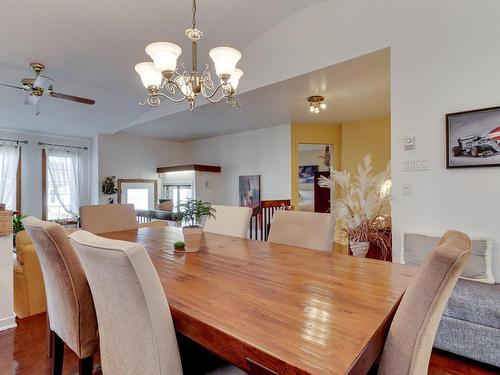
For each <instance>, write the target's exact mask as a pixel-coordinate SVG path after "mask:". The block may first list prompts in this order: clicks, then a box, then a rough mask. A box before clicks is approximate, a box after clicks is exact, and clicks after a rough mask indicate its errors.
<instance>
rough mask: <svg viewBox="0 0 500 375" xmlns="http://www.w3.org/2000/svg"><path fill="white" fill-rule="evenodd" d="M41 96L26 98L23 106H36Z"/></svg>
mask: <svg viewBox="0 0 500 375" xmlns="http://www.w3.org/2000/svg"><path fill="white" fill-rule="evenodd" d="M40 98H41V96H37V95H28V96H27V97H26V100H25V101H24V104H28V105H36V104H38V101H39V100H40Z"/></svg>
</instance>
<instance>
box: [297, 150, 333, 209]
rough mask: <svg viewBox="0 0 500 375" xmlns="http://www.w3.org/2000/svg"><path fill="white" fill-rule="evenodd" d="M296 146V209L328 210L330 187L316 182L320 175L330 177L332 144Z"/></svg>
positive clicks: (329, 207)
mask: <svg viewBox="0 0 500 375" xmlns="http://www.w3.org/2000/svg"><path fill="white" fill-rule="evenodd" d="M298 146H299V149H298V171H297V173H298V192H299V204H298V209H299V211H306V212H321V213H325V212H330V211H331V202H332V199H331V189H329V188H323V187H320V185H319V183H318V182H319V181H320V179H321V178H322V177H326V178H329V177H330V172H331V171H332V167H333V145H331V144H315V143H300V144H299V145H298Z"/></svg>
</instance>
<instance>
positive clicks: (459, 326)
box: [434, 279, 500, 367]
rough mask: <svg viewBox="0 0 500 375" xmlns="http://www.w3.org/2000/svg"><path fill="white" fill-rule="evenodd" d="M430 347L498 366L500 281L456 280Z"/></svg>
mask: <svg viewBox="0 0 500 375" xmlns="http://www.w3.org/2000/svg"><path fill="white" fill-rule="evenodd" d="M434 346H435V347H436V348H438V349H442V350H446V351H448V352H451V353H455V354H458V355H461V356H463V357H467V358H472V359H474V360H476V361H480V362H484V363H488V364H491V365H494V366H497V367H500V284H493V285H492V284H484V283H478V282H475V281H469V280H461V279H459V280H458V282H457V285H456V286H455V289H454V290H453V293H452V294H451V296H450V299H449V301H448V304H447V305H446V308H445V310H444V313H443V317H442V319H441V323H440V324H439V329H438V332H437V335H436V340H435V341H434Z"/></svg>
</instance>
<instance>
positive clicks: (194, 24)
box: [193, 0, 196, 29]
mask: <svg viewBox="0 0 500 375" xmlns="http://www.w3.org/2000/svg"><path fill="white" fill-rule="evenodd" d="M193 29H196V0H193Z"/></svg>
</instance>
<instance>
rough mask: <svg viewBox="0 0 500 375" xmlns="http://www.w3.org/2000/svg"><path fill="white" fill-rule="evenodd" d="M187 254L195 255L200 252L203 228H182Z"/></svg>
mask: <svg viewBox="0 0 500 375" xmlns="http://www.w3.org/2000/svg"><path fill="white" fill-rule="evenodd" d="M182 234H183V235H184V243H185V244H186V247H185V249H186V252H188V253H194V252H196V251H199V250H200V245H201V237H202V236H203V227H182Z"/></svg>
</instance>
